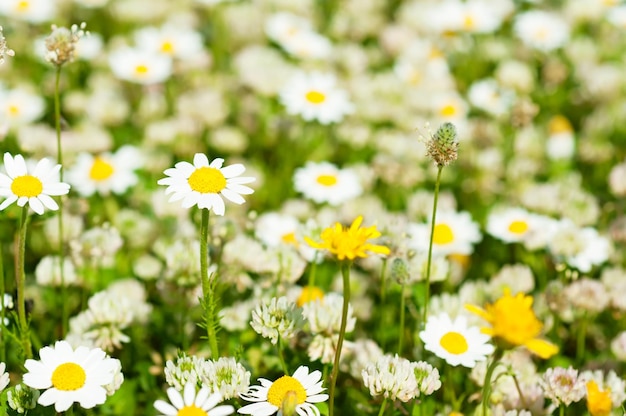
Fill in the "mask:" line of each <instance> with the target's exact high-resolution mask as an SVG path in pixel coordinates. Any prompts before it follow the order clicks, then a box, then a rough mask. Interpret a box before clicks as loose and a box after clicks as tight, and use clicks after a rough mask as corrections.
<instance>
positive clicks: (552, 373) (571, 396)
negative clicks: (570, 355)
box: [541, 367, 587, 406]
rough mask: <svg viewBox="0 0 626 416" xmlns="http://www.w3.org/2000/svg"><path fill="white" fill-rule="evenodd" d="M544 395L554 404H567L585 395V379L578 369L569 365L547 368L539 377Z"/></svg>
mask: <svg viewBox="0 0 626 416" xmlns="http://www.w3.org/2000/svg"><path fill="white" fill-rule="evenodd" d="M541 381H542V382H541V386H542V387H543V390H544V393H545V396H546V397H547V398H548V399H550V400H552V401H553V402H554V404H556V405H565V406H569V405H570V404H572V403H574V402H578V401H580V400H582V398H583V397H585V394H586V392H587V390H586V387H585V379H584V378H583V377H582V376H581V375H579V374H578V370H576V369H574V368H572V367H569V368H562V367H555V368H549V369H547V370H546V372H545V373H544V374H543V377H542V379H541Z"/></svg>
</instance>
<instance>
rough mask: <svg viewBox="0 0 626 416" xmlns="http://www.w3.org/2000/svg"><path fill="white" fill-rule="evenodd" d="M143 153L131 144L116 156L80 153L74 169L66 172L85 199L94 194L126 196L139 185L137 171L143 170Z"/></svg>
mask: <svg viewBox="0 0 626 416" xmlns="http://www.w3.org/2000/svg"><path fill="white" fill-rule="evenodd" d="M142 165H143V158H142V155H141V152H139V150H138V149H137V148H136V147H134V146H130V145H126V146H122V147H120V148H119V149H118V150H117V151H116V152H115V153H109V152H106V153H103V154H100V155H98V156H93V155H92V154H91V153H81V154H79V155H78V157H77V159H76V163H75V164H74V166H72V167H71V168H69V169H68V170H67V176H66V177H67V181H68V182H69V183H70V184H71V185H72V188H73V189H74V190H76V191H77V192H78V193H79V194H80V195H82V196H91V195H93V194H94V193H96V192H97V193H99V194H101V195H108V194H109V193H111V192H112V193H114V194H123V193H124V192H126V190H127V189H128V188H130V187H131V186H133V185H135V184H136V183H137V175H136V174H135V169H138V168H140V167H142Z"/></svg>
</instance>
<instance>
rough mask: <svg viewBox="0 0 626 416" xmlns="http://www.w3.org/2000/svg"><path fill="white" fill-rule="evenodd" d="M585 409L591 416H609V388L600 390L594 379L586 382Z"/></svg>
mask: <svg viewBox="0 0 626 416" xmlns="http://www.w3.org/2000/svg"><path fill="white" fill-rule="evenodd" d="M587 409H588V410H589V413H591V416H609V415H610V414H611V410H612V409H613V404H612V402H611V389H610V388H607V389H606V390H604V391H603V390H600V389H599V388H598V385H597V384H596V382H595V381H593V380H591V381H589V382H587Z"/></svg>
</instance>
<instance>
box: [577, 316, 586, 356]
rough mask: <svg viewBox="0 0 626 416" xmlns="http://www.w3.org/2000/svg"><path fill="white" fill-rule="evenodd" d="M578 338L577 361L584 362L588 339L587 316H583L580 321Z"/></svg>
mask: <svg viewBox="0 0 626 416" xmlns="http://www.w3.org/2000/svg"><path fill="white" fill-rule="evenodd" d="M579 323H580V326H579V327H578V334H577V335H578V336H577V337H576V361H578V362H582V360H583V359H584V358H585V340H586V337H587V315H586V314H585V315H583V316H582V318H581V319H580V321H579Z"/></svg>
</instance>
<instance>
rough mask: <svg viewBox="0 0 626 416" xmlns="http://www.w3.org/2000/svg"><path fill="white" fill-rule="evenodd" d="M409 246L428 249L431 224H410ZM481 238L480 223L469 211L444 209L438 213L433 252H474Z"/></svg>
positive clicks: (444, 253)
mask: <svg viewBox="0 0 626 416" xmlns="http://www.w3.org/2000/svg"><path fill="white" fill-rule="evenodd" d="M408 234H409V237H410V240H409V246H410V247H411V248H414V249H415V250H417V251H424V252H427V251H428V244H429V241H430V224H425V223H424V224H409V228H408ZM480 239H481V234H480V230H479V228H478V224H476V223H475V222H474V221H472V218H471V216H470V214H469V213H468V212H453V211H442V212H438V213H437V217H436V221H435V228H434V234H433V254H435V255H444V256H445V255H449V254H465V255H468V254H472V252H473V251H474V247H473V245H474V244H475V243H477V242H479V241H480Z"/></svg>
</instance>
